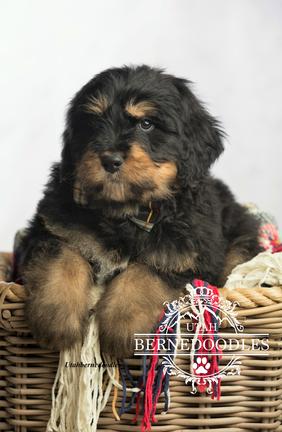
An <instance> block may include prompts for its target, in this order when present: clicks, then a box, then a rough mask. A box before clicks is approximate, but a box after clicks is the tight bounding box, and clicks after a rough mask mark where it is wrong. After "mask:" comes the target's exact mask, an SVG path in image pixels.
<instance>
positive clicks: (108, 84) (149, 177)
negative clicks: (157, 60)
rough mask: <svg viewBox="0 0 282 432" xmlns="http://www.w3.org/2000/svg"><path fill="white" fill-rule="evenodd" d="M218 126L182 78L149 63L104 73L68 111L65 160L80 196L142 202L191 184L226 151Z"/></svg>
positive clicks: (82, 201)
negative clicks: (223, 148) (153, 67)
mask: <svg viewBox="0 0 282 432" xmlns="http://www.w3.org/2000/svg"><path fill="white" fill-rule="evenodd" d="M214 123H215V122H214V121H213V119H212V118H211V117H209V115H208V114H207V113H206V112H205V111H204V109H203V108H202V106H201V105H200V104H199V102H198V101H197V100H196V98H195V97H194V96H193V94H192V93H191V92H190V90H189V89H188V88H187V86H186V82H185V81H184V80H181V79H177V78H174V77H172V76H170V75H166V74H164V73H162V72H160V71H158V70H155V69H151V68H149V67H147V66H141V67H137V68H127V67H124V68H120V69H111V70H107V71H105V72H103V73H101V74H100V75H98V76H97V77H95V78H94V79H93V80H91V81H90V82H89V83H88V84H86V86H84V87H83V88H82V89H81V91H80V92H79V93H78V94H77V95H76V96H75V98H74V99H73V101H72V104H71V107H70V110H69V113H68V120H67V128H66V131H65V134H64V140H65V146H64V150H63V154H62V156H63V163H62V165H63V167H64V170H65V172H68V173H71V175H72V177H73V179H74V198H75V200H76V201H77V202H79V203H80V204H84V205H87V204H92V203H93V202H95V201H101V200H102V201H108V202H116V203H124V204H125V203H142V204H145V203H148V202H150V201H152V200H164V199H168V198H169V197H170V196H171V195H172V194H173V193H177V191H178V190H180V189H181V187H189V183H190V186H192V183H193V176H194V181H197V180H199V178H200V177H201V176H202V175H204V174H205V173H206V171H207V170H208V168H209V165H210V164H211V163H212V162H213V160H214V159H215V158H216V157H217V156H218V154H219V153H220V151H221V148H222V146H221V141H220V137H219V132H218V130H217V129H216V125H215V124H214ZM194 164H196V165H197V164H198V166H197V167H196V168H195V166H194V167H193V165H194Z"/></svg>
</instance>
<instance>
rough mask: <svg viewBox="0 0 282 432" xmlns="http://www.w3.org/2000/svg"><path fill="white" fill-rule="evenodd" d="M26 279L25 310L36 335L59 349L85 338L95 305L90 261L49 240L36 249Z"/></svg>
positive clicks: (42, 342) (41, 340)
mask: <svg viewBox="0 0 282 432" xmlns="http://www.w3.org/2000/svg"><path fill="white" fill-rule="evenodd" d="M39 248H40V249H39ZM24 279H25V286H26V288H27V293H28V298H27V301H26V305H25V314H26V318H27V321H28V323H29V326H30V328H31V330H32V333H33V335H34V336H35V338H37V339H38V340H39V342H40V343H41V344H42V345H44V346H47V347H48V348H51V349H55V350H62V349H65V348H69V347H71V346H72V345H73V344H74V343H76V342H78V341H81V340H82V337H83V335H84V332H85V329H86V326H87V319H88V315H89V309H90V307H91V305H90V304H89V303H90V289H91V286H92V284H93V282H92V279H91V269H90V266H89V264H88V263H87V262H86V261H85V260H84V259H83V258H82V257H81V256H80V255H79V254H78V253H76V252H74V251H73V250H72V249H70V248H68V247H67V246H66V245H64V244H61V243H59V242H58V243H55V244H54V241H52V242H48V241H47V242H45V243H44V244H39V247H38V248H37V250H34V253H33V258H31V260H30V261H29V262H28V264H27V266H26V268H24Z"/></svg>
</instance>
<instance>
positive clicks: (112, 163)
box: [101, 153, 124, 173]
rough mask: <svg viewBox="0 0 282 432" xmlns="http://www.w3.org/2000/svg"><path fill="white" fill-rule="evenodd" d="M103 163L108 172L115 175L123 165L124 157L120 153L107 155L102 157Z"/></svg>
mask: <svg viewBox="0 0 282 432" xmlns="http://www.w3.org/2000/svg"><path fill="white" fill-rule="evenodd" d="M101 162H102V165H103V167H104V168H105V170H106V171H108V172H110V173H114V172H116V171H118V170H119V169H120V167H121V165H122V164H123V162H124V161H123V157H122V156H121V155H120V154H119V153H106V154H103V155H102V156H101Z"/></svg>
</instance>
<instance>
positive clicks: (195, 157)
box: [175, 79, 224, 189]
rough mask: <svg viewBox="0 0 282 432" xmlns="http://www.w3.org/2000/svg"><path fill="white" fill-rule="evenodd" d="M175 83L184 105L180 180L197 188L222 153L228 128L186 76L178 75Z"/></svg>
mask: <svg viewBox="0 0 282 432" xmlns="http://www.w3.org/2000/svg"><path fill="white" fill-rule="evenodd" d="M175 85H176V87H177V89H178V91H179V93H180V97H181V105H182V125H181V135H182V137H181V139H182V149H183V158H182V160H181V161H180V163H179V175H180V181H181V184H182V185H183V186H184V187H191V188H192V189H194V188H196V187H197V185H198V184H199V182H200V181H201V180H202V179H203V178H204V177H205V176H206V175H207V174H208V172H209V168H210V166H211V165H212V164H213V162H214V161H215V160H216V159H217V158H218V157H219V155H220V154H221V153H222V151H223V149H224V147H223V143H222V138H223V137H224V132H223V131H222V130H221V129H220V126H219V123H218V122H217V120H216V119H214V118H213V117H212V116H211V115H210V114H209V113H208V112H207V111H206V109H205V108H204V107H203V105H202V104H201V103H200V101H199V100H198V99H197V98H196V97H195V96H194V94H193V93H192V92H191V90H190V89H189V87H188V82H187V81H186V80H183V79H177V80H176V83H175Z"/></svg>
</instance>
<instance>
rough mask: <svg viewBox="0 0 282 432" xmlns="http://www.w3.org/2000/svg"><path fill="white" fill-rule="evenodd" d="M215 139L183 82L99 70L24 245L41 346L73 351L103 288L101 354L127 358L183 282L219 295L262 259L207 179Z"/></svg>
mask: <svg viewBox="0 0 282 432" xmlns="http://www.w3.org/2000/svg"><path fill="white" fill-rule="evenodd" d="M222 139H223V133H222V131H221V129H220V127H219V125H218V123H217V121H216V120H215V119H214V118H213V117H212V116H211V115H210V114H209V113H208V112H207V111H206V110H205V108H204V107H203V105H202V104H201V103H200V102H199V100H198V99H197V98H196V97H195V96H194V94H193V93H192V92H191V90H190V88H189V83H188V82H187V81H186V80H184V79H181V78H176V77H174V76H171V75H168V74H166V73H164V72H162V71H160V70H158V69H154V68H151V67H148V66H138V67H122V68H116V69H109V70H106V71H104V72H102V73H101V74H99V75H97V76H95V77H94V78H93V79H92V80H91V81H90V82H88V83H87V84H86V85H85V86H84V87H83V88H82V89H81V90H80V91H79V92H78V93H77V94H76V95H75V97H74V98H73V100H72V102H71V104H70V107H69V110H68V114H67V120H66V129H65V132H64V135H63V141H64V145H63V150H62V157H61V161H60V162H59V163H58V164H56V165H55V166H54V167H53V168H52V172H51V177H50V180H49V182H48V183H47V187H46V189H45V192H44V196H43V199H42V200H41V201H40V202H39V204H38V208H37V212H36V214H35V216H34V218H33V220H32V221H31V222H30V225H29V227H28V230H27V234H26V237H25V239H24V243H23V250H24V253H23V254H22V262H21V269H22V273H23V278H24V283H25V285H26V288H27V292H28V299H27V302H26V306H25V312H26V318H27V320H28V322H29V324H30V327H31V329H32V331H33V333H34V336H35V337H37V338H38V340H39V341H40V342H41V343H42V344H43V345H46V346H48V347H51V348H53V349H59V350H61V349H64V348H68V347H71V346H72V345H73V344H74V343H75V342H77V341H79V340H81V339H82V338H83V335H84V333H85V330H86V328H87V322H88V316H89V314H90V313H91V302H90V294H91V292H92V290H95V289H98V288H99V287H101V286H103V287H104V293H103V295H102V297H101V298H100V300H99V302H98V304H97V306H96V308H95V313H96V315H97V319H98V323H99V329H100V340H101V345H102V349H103V350H104V352H107V353H109V354H111V355H113V356H116V357H125V356H128V355H130V354H131V352H132V348H133V338H134V333H144V332H150V331H151V330H152V329H153V327H154V324H155V323H156V321H157V320H158V318H159V315H160V313H161V310H162V305H163V302H164V301H170V300H172V299H175V298H177V296H178V295H179V293H180V291H181V290H182V289H183V288H184V286H185V284H186V283H187V282H190V281H192V280H193V279H194V278H201V279H204V280H207V281H208V282H209V283H211V284H214V285H222V284H223V283H224V281H225V279H226V276H227V275H228V274H229V273H230V271H231V270H232V268H233V267H235V266H236V265H237V264H239V263H242V262H243V261H246V260H248V259H250V258H251V257H253V256H254V255H255V254H257V253H258V252H259V250H260V249H259V246H258V240H257V237H258V225H257V222H256V220H255V219H254V218H253V216H251V215H250V214H248V212H247V211H246V210H245V209H244V208H243V207H242V206H241V205H239V204H238V203H237V202H236V201H235V200H234V197H233V195H232V193H231V192H230V190H229V189H228V187H227V186H226V185H225V184H223V183H222V182H221V181H219V180H216V179H214V178H213V177H212V176H211V175H210V172H209V169H210V167H211V165H212V164H213V162H214V161H215V160H216V159H217V158H218V157H219V155H220V154H221V152H222V151H223V143H222Z"/></svg>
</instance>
